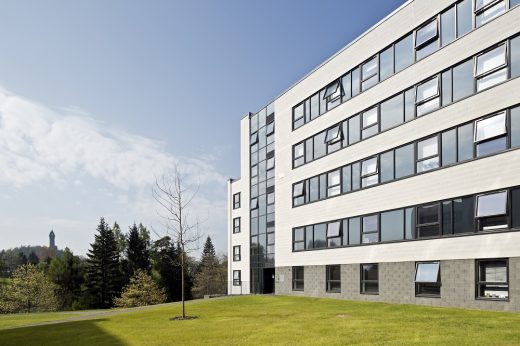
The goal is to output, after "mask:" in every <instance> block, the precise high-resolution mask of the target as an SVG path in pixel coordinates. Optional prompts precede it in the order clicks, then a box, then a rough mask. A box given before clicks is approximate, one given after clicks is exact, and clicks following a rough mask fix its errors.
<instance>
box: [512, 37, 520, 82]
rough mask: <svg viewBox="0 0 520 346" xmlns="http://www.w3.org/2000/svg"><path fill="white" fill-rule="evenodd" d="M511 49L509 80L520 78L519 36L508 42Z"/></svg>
mask: <svg viewBox="0 0 520 346" xmlns="http://www.w3.org/2000/svg"><path fill="white" fill-rule="evenodd" d="M509 47H510V48H511V78H515V77H518V76H520V36H517V37H515V38H514V39H512V40H511V41H510V44H509Z"/></svg>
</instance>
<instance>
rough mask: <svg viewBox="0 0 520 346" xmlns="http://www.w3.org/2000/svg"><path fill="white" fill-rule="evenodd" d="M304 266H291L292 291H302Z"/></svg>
mask: <svg viewBox="0 0 520 346" xmlns="http://www.w3.org/2000/svg"><path fill="white" fill-rule="evenodd" d="M304 272H305V271H304V268H303V267H292V289H293V291H303V287H304Z"/></svg>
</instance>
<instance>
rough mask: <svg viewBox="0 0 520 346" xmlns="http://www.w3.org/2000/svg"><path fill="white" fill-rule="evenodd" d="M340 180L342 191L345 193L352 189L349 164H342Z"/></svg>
mask: <svg viewBox="0 0 520 346" xmlns="http://www.w3.org/2000/svg"><path fill="white" fill-rule="evenodd" d="M342 180H343V181H342V186H343V192H344V193H345V192H350V191H352V171H351V169H350V165H348V166H343V168H342Z"/></svg>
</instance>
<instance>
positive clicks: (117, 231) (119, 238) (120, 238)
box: [112, 222, 126, 259]
mask: <svg viewBox="0 0 520 346" xmlns="http://www.w3.org/2000/svg"><path fill="white" fill-rule="evenodd" d="M112 232H114V238H115V239H116V243H117V252H118V253H119V258H120V259H122V258H124V257H125V252H126V238H125V235H124V234H123V232H122V231H121V227H119V224H118V223H117V222H114V225H113V226H112Z"/></svg>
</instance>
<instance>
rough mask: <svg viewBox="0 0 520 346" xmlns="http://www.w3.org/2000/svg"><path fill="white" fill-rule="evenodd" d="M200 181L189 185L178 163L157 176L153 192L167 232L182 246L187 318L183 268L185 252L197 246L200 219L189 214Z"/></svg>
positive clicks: (183, 307)
mask: <svg viewBox="0 0 520 346" xmlns="http://www.w3.org/2000/svg"><path fill="white" fill-rule="evenodd" d="M199 187H200V185H199V184H197V185H196V186H193V185H189V184H188V183H187V182H186V180H185V176H184V175H183V174H182V172H181V167H180V166H179V165H175V167H174V168H173V169H172V171H171V172H169V173H167V174H163V175H162V177H161V178H160V179H157V178H156V180H155V186H154V188H153V190H152V195H153V198H154V199H155V201H156V202H157V203H158V205H159V208H158V210H157V214H158V215H159V216H160V217H161V219H162V220H163V224H164V227H165V229H166V232H167V234H168V235H170V236H171V237H172V239H173V240H174V241H175V242H177V244H179V245H180V246H181V290H182V293H181V297H182V298H181V300H182V319H183V320H184V319H186V307H185V304H184V272H185V266H186V258H185V257H186V253H189V252H191V251H194V250H196V249H197V248H198V244H199V240H200V239H201V235H199V232H198V230H199V221H198V219H196V218H195V220H193V218H192V217H191V215H190V211H191V210H192V209H193V206H192V202H193V200H194V198H195V196H196V195H197V193H198V191H199Z"/></svg>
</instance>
